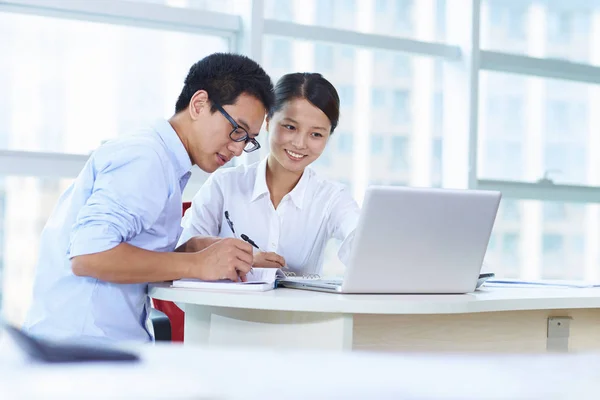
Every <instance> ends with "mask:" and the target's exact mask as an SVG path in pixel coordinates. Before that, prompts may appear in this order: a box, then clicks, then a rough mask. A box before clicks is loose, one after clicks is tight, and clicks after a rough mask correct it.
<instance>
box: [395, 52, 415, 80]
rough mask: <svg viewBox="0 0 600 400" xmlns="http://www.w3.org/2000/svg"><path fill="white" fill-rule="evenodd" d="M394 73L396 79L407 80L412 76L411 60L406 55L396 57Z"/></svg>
mask: <svg viewBox="0 0 600 400" xmlns="http://www.w3.org/2000/svg"><path fill="white" fill-rule="evenodd" d="M393 68H394V72H393V76H394V78H396V79H406V78H410V76H411V60H410V58H409V57H408V56H406V55H404V54H396V55H394V67H393Z"/></svg>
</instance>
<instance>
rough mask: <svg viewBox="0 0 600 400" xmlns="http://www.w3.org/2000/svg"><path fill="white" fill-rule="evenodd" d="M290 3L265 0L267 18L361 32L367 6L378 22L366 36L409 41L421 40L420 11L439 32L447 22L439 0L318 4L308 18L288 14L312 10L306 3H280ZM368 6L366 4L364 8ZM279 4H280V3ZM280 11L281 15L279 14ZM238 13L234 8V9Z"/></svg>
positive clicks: (328, 0) (321, 0)
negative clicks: (362, 12) (420, 9)
mask: <svg viewBox="0 0 600 400" xmlns="http://www.w3.org/2000/svg"><path fill="white" fill-rule="evenodd" d="M279 1H281V2H286V3H289V5H286V6H285V7H283V5H282V6H279V5H276V4H273V2H274V0H265V14H264V15H265V17H266V18H272V19H277V20H281V21H289V22H296V23H302V24H307V25H317V26H324V27H328V28H337V29H346V30H352V31H356V30H359V29H361V28H362V27H361V26H360V24H357V13H358V12H359V10H361V9H362V7H365V6H366V5H368V6H369V7H370V13H372V15H373V16H374V18H375V21H374V22H375V23H372V24H366V27H365V29H363V30H362V32H364V33H375V34H380V35H386V36H398V37H409V38H415V39H421V38H420V37H419V35H420V32H418V31H417V29H416V27H417V22H418V21H416V18H415V17H416V12H415V10H416V9H417V7H426V13H427V14H426V15H428V16H431V21H427V22H428V23H432V24H434V25H435V26H436V28H437V24H436V23H437V22H440V21H445V19H446V18H445V7H446V5H445V1H440V0H436V1H434V2H432V3H433V6H429V4H430V3H426V4H425V5H423V4H421V3H423V2H420V1H418V0H375V1H369V2H366V1H363V0H316V1H313V2H311V3H312V4H314V12H310V13H307V14H306V15H303V16H301V15H297V14H293V13H291V12H290V11H289V9H293V10H310V8H311V7H306V5H305V0H279ZM365 3H367V4H365ZM277 4H279V3H277ZM280 7H281V10H282V11H281V12H280V11H279V10H280ZM233 8H234V9H235V7H233ZM444 33H445V26H442V27H441V29H436V39H437V40H438V41H441V42H443V41H445V39H446V38H445V35H444Z"/></svg>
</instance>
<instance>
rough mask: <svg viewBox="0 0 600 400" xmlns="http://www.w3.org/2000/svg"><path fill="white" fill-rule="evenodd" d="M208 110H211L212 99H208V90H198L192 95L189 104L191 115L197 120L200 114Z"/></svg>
mask: <svg viewBox="0 0 600 400" xmlns="http://www.w3.org/2000/svg"><path fill="white" fill-rule="evenodd" d="M207 110H210V101H209V100H208V93H207V92H206V90H198V91H197V92H196V93H194V95H193V96H192V98H191V100H190V105H189V106H188V111H189V113H190V117H191V118H192V119H193V120H196V119H198V117H199V116H200V114H202V113H203V112H205V111H207Z"/></svg>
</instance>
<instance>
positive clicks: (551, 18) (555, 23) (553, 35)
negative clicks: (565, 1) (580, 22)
mask: <svg viewBox="0 0 600 400" xmlns="http://www.w3.org/2000/svg"><path fill="white" fill-rule="evenodd" d="M572 23H573V18H572V15H571V13H570V12H568V11H551V12H549V13H548V39H549V40H552V41H555V42H556V41H558V42H567V41H568V40H569V37H570V35H571V31H572Z"/></svg>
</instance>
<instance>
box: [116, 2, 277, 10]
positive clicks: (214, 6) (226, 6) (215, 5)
mask: <svg viewBox="0 0 600 400" xmlns="http://www.w3.org/2000/svg"><path fill="white" fill-rule="evenodd" d="M122 1H134V2H139V3H149V4H160V5H163V6H172V7H184V8H194V9H198V10H205V11H214V12H220V13H233V12H234V10H235V7H234V4H235V0H223V1H211V0H122ZM267 1H269V0H267ZM271 1H273V0H271ZM286 2H287V0H275V3H277V5H278V6H282V5H284V3H286Z"/></svg>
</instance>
